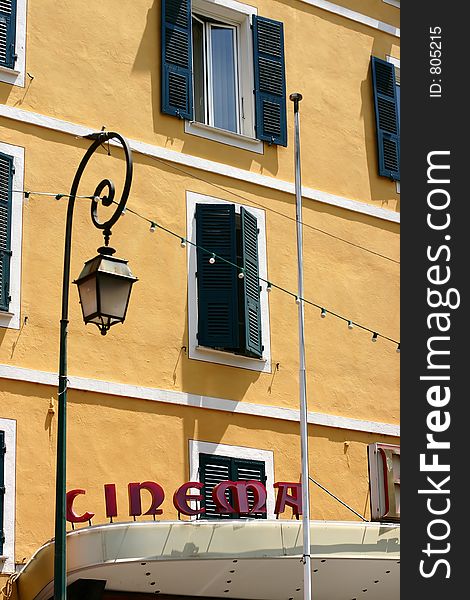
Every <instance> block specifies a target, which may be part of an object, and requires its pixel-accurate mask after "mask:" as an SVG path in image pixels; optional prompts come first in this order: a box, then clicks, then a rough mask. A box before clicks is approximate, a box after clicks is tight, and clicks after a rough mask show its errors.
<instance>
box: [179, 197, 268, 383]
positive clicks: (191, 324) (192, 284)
mask: <svg viewBox="0 0 470 600" xmlns="http://www.w3.org/2000/svg"><path fill="white" fill-rule="evenodd" d="M196 204H234V206H235V212H237V213H238V212H240V208H241V204H236V203H234V202H228V201H227V200H221V199H220V198H214V197H212V196H205V195H203V194H198V193H196V192H186V211H187V213H186V237H187V239H188V240H189V241H190V242H192V243H191V244H187V247H186V248H187V257H188V356H189V358H192V359H195V360H202V361H206V362H211V363H218V364H222V365H227V366H230V367H240V368H242V369H249V370H251V371H262V372H264V373H271V343H270V334H269V303H268V293H267V291H266V287H267V284H266V282H265V281H260V287H261V292H260V309H261V343H262V345H263V346H264V349H263V357H262V358H251V357H249V356H240V355H238V354H232V353H231V352H225V351H223V350H215V349H214V348H208V347H206V346H199V344H198V341H197V322H198V305H197V281H196V270H197V249H196V247H195V246H194V245H193V244H196ZM245 208H246V209H247V210H249V211H250V212H251V213H252V214H253V215H254V216H255V217H256V219H257V221H258V229H259V235H258V258H259V264H258V268H259V276H260V277H261V278H263V279H265V280H267V279H268V277H267V254H266V218H265V213H264V210H261V209H259V208H253V207H252V206H245Z"/></svg>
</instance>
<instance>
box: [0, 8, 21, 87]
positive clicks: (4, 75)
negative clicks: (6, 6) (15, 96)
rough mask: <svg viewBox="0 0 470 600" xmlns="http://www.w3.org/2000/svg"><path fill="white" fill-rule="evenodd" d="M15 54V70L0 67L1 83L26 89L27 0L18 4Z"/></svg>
mask: <svg viewBox="0 0 470 600" xmlns="http://www.w3.org/2000/svg"><path fill="white" fill-rule="evenodd" d="M15 54H16V56H17V59H16V61H15V66H14V67H13V69H9V68H8V67H4V66H0V82H3V83H10V84H11V85H17V86H19V87H24V80H25V70H26V0H17V2H16V32H15Z"/></svg>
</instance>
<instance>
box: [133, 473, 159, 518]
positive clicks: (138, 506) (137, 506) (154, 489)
mask: <svg viewBox="0 0 470 600" xmlns="http://www.w3.org/2000/svg"><path fill="white" fill-rule="evenodd" d="M128 490H129V514H130V516H131V517H138V516H139V515H141V514H142V502H141V499H140V490H147V491H148V492H150V494H151V496H152V504H151V505H150V508H149V509H148V511H147V512H146V513H144V515H161V514H162V512H163V510H162V509H161V508H158V507H159V506H160V505H161V503H162V502H163V500H164V499H165V492H164V491H163V488H162V486H161V485H158V483H155V482H154V481H144V482H143V483H130V484H129V486H128Z"/></svg>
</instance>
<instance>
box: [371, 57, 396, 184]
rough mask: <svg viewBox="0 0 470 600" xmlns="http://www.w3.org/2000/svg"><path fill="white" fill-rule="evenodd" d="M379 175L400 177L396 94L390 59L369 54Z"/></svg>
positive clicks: (393, 69)
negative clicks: (370, 57)
mask: <svg viewBox="0 0 470 600" xmlns="http://www.w3.org/2000/svg"><path fill="white" fill-rule="evenodd" d="M372 85H373V92H374V106H375V117H376V128H377V147H378V159H379V175H382V176H384V177H389V178H390V179H392V180H394V181H399V180H400V120H399V105H398V101H399V94H397V85H396V81H395V67H394V65H393V64H392V63H390V62H387V61H384V60H381V59H380V58H376V57H375V56H373V57H372Z"/></svg>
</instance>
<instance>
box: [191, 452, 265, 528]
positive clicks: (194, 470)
mask: <svg viewBox="0 0 470 600" xmlns="http://www.w3.org/2000/svg"><path fill="white" fill-rule="evenodd" d="M200 454H215V455H217V456H228V457H230V458H242V459H247V460H258V461H261V462H263V463H264V468H265V473H266V484H265V485H266V493H267V497H266V513H267V518H268V519H275V518H276V515H275V514H274V508H275V498H274V453H273V451H272V450H261V449H260V448H248V447H247V446H229V445H227V444H216V443H213V442H203V441H200V440H189V474H190V475H189V476H190V478H191V481H199V473H198V471H199V455H200Z"/></svg>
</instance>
